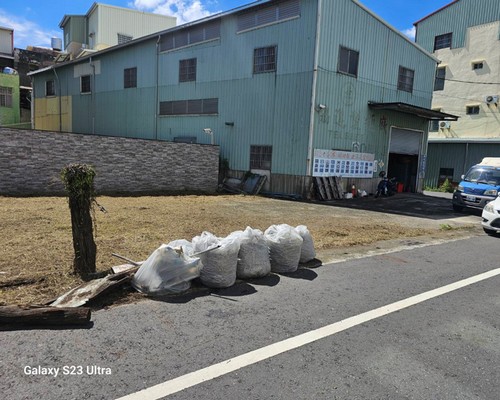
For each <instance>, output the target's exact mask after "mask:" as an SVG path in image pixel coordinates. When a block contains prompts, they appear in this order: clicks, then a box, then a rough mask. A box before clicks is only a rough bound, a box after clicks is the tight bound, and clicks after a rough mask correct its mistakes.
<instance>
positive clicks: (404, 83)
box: [398, 66, 415, 93]
mask: <svg viewBox="0 0 500 400" xmlns="http://www.w3.org/2000/svg"><path fill="white" fill-rule="evenodd" d="M414 75H415V71H413V70H412V69H409V68H405V67H402V66H399V74H398V90H402V91H404V92H409V93H411V92H412V91H413V77H414Z"/></svg>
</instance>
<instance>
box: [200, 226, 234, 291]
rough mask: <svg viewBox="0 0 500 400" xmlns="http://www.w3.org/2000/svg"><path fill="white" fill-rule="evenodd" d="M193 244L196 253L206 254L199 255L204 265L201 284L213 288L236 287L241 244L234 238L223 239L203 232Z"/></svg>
mask: <svg viewBox="0 0 500 400" xmlns="http://www.w3.org/2000/svg"><path fill="white" fill-rule="evenodd" d="M192 243H193V251H194V252H195V253H200V252H205V253H202V254H200V255H199V257H200V259H201V262H202V264H203V268H202V269H201V272H200V280H201V283H203V284H204V285H205V286H208V287H211V288H225V287H229V286H232V285H234V282H236V267H237V263H238V252H239V250H240V244H239V242H238V241H237V240H235V239H234V238H222V239H221V238H218V237H216V236H215V235H214V234H212V233H210V232H203V233H202V234H201V235H200V236H196V237H194V238H193V241H192ZM217 246H219V247H217ZM210 249H212V250H210ZM207 250H209V251H207Z"/></svg>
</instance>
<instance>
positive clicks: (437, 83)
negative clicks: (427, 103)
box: [434, 68, 446, 91]
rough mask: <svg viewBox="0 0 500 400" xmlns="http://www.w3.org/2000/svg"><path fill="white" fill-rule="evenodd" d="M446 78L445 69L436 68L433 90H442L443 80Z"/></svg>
mask: <svg viewBox="0 0 500 400" xmlns="http://www.w3.org/2000/svg"><path fill="white" fill-rule="evenodd" d="M445 77H446V68H437V69H436V77H435V78H434V90H435V91H436V90H444V78H445Z"/></svg>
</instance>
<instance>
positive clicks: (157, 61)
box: [155, 35, 161, 140]
mask: <svg viewBox="0 0 500 400" xmlns="http://www.w3.org/2000/svg"><path fill="white" fill-rule="evenodd" d="M160 39H161V36H160V35H158V40H157V41H156V87H155V139H156V140H158V107H160V104H159V99H160V93H159V88H158V85H159V80H160Z"/></svg>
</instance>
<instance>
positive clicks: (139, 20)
mask: <svg viewBox="0 0 500 400" xmlns="http://www.w3.org/2000/svg"><path fill="white" fill-rule="evenodd" d="M97 7H98V12H97V13H98V17H97V18H98V23H99V26H98V27H97V29H98V43H99V44H102V43H105V44H107V45H110V46H114V45H116V44H118V36H117V33H119V34H121V35H126V36H131V37H132V38H133V39H137V38H139V37H141V36H145V35H147V34H151V33H154V32H160V31H163V30H166V29H169V28H173V27H174V26H175V25H176V19H175V17H167V16H165V15H159V14H150V13H147V14H144V13H139V12H136V11H132V10H128V9H122V8H117V7H112V6H107V5H105V4H99V5H98V6H97ZM97 13H96V14H97ZM92 18H94V16H92ZM96 44H97V43H96Z"/></svg>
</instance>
